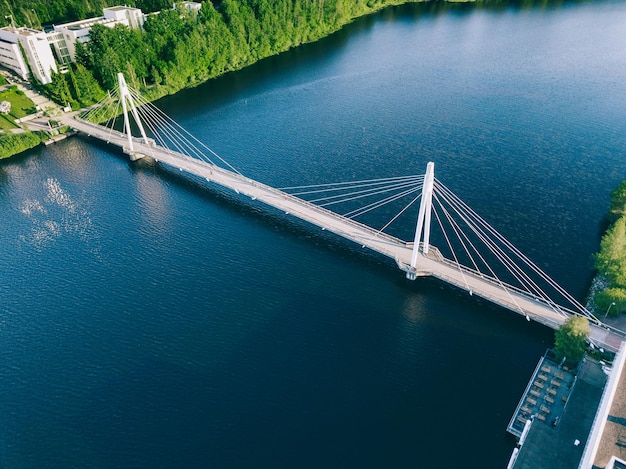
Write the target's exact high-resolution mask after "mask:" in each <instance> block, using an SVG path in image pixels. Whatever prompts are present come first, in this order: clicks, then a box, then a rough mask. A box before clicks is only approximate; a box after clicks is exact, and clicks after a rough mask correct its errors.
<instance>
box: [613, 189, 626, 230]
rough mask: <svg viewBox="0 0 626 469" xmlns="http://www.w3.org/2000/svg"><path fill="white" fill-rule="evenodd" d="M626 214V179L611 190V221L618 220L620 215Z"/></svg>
mask: <svg viewBox="0 0 626 469" xmlns="http://www.w3.org/2000/svg"><path fill="white" fill-rule="evenodd" d="M625 216H626V180H624V181H622V183H621V184H620V185H619V186H617V189H615V190H614V191H613V192H611V206H610V207H609V217H610V218H611V221H613V222H614V221H616V220H617V219H618V218H620V217H625Z"/></svg>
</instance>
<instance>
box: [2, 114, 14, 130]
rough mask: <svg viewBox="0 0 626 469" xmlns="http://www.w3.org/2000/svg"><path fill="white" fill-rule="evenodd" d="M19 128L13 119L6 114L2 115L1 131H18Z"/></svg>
mask: <svg viewBox="0 0 626 469" xmlns="http://www.w3.org/2000/svg"><path fill="white" fill-rule="evenodd" d="M17 127H18V126H17V124H15V122H13V119H12V118H11V117H10V116H7V115H6V114H0V130H5V129H16V128H17Z"/></svg>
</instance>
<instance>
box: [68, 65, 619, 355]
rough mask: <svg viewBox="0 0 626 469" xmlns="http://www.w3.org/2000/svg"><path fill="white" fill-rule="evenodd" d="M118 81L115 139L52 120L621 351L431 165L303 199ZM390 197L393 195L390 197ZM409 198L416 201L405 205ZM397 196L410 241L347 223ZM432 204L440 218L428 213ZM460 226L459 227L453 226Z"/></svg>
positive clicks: (99, 128)
mask: <svg viewBox="0 0 626 469" xmlns="http://www.w3.org/2000/svg"><path fill="white" fill-rule="evenodd" d="M118 78H119V89H118V90H117V93H116V94H113V95H111V97H112V98H116V97H117V100H116V99H110V100H109V101H110V102H108V103H107V104H106V106H111V105H112V103H115V102H117V106H119V105H120V104H121V106H122V114H123V116H124V132H120V131H118V130H115V129H114V123H115V122H114V121H113V122H111V120H110V121H109V122H108V124H109V125H108V126H106V125H100V124H96V123H93V122H90V121H89V116H90V115H92V116H93V115H94V114H95V113H97V112H99V110H101V109H102V107H94V108H93V109H92V110H91V111H90V113H88V114H87V115H86V116H82V117H79V116H77V115H74V114H71V115H66V116H64V117H62V118H60V120H61V121H62V122H63V123H64V124H66V125H68V126H70V127H71V128H73V129H74V130H76V131H78V132H81V133H83V134H86V135H88V136H91V137H94V138H97V139H99V140H102V141H105V142H107V143H109V144H111V145H115V146H117V147H119V148H120V149H122V151H123V152H124V153H126V154H128V155H129V156H130V158H131V159H132V160H135V159H139V158H143V157H149V158H152V159H154V160H155V161H158V162H159V163H161V164H164V165H167V166H169V167H171V168H174V169H178V170H179V171H181V172H185V173H189V174H192V175H194V176H197V177H200V178H202V179H204V180H206V181H207V182H209V183H215V184H219V185H220V186H223V187H226V188H228V189H231V190H233V191H235V192H236V193H237V194H240V195H243V196H247V197H249V198H250V199H252V200H257V201H259V202H263V203H265V204H267V205H269V206H271V207H273V208H275V209H277V210H280V211H282V212H284V213H285V215H286V216H293V217H297V218H299V219H302V220H304V221H307V222H309V223H311V224H313V225H316V226H318V227H320V228H321V229H323V230H327V231H329V232H332V233H335V234H336V235H338V236H341V237H343V238H346V239H348V240H350V241H353V242H355V243H357V244H359V245H361V246H362V247H363V248H368V249H371V250H373V251H375V252H377V253H380V254H382V255H384V256H387V257H389V258H391V259H393V260H394V261H395V262H396V264H397V265H398V267H399V268H400V269H401V270H403V271H405V272H406V275H407V277H408V278H409V279H412V280H413V279H415V278H416V277H420V276H433V277H436V278H438V279H440V280H442V281H444V282H447V283H449V284H451V285H454V286H455V287H458V288H460V289H462V290H465V291H467V292H468V294H469V295H470V296H474V295H476V296H479V297H482V298H484V299H486V300H488V301H491V302H493V303H495V304H497V305H499V306H502V307H504V308H506V309H509V310H511V311H513V312H515V313H518V314H521V315H523V316H524V317H525V318H526V319H527V320H534V321H537V322H540V323H541V324H544V325H546V326H549V327H551V328H558V327H559V325H561V324H562V323H563V322H564V321H565V320H566V319H567V318H568V317H570V316H571V315H573V314H578V315H584V316H586V317H587V318H588V319H589V320H590V323H591V334H590V337H589V339H590V341H591V342H592V343H593V344H595V345H596V346H598V347H601V348H604V349H607V350H611V351H616V350H618V349H619V346H620V344H621V342H622V340H623V339H624V335H625V334H624V333H623V332H621V331H619V330H616V329H613V328H610V327H608V326H606V325H604V324H603V323H601V322H600V321H599V320H598V319H597V318H596V317H595V316H594V315H593V314H592V313H590V312H589V311H587V310H586V308H585V307H584V306H582V305H581V304H580V303H578V302H577V301H576V300H575V299H574V298H572V297H571V295H569V294H567V292H565V291H564V290H563V289H562V288H561V287H559V286H558V284H556V282H554V281H553V280H552V279H550V278H549V277H548V276H547V275H546V274H545V273H543V272H542V271H541V270H540V269H539V268H538V267H537V266H536V265H535V264H533V263H532V262H531V261H530V260H528V259H527V258H526V257H525V256H524V255H523V254H522V253H520V252H519V251H518V250H517V249H516V248H515V247H514V246H512V245H511V244H510V243H509V242H508V241H506V240H505V239H504V238H503V237H502V236H501V235H500V234H499V233H498V232H497V231H495V230H494V229H493V228H491V227H490V226H489V225H488V224H486V222H484V220H482V218H480V217H479V216H478V215H477V214H476V213H475V212H473V211H472V210H471V209H470V208H469V207H467V206H466V205H465V204H464V203H463V202H462V201H461V200H460V199H458V198H457V197H456V196H455V195H454V194H452V193H451V191H449V189H447V188H446V187H445V186H443V185H442V184H441V183H440V182H439V181H438V180H436V179H435V178H434V164H433V163H429V164H428V166H427V170H426V174H425V175H424V176H421V175H420V176H409V177H399V178H387V179H381V180H368V181H355V182H352V183H348V184H346V185H337V184H326V185H320V186H319V188H312V189H310V190H309V189H307V190H304V191H303V190H301V188H288V189H285V190H281V189H277V188H274V187H271V186H269V185H266V184H263V183H262V182H259V181H256V180H254V179H251V178H249V177H246V176H244V175H243V174H241V173H240V172H239V171H237V170H236V169H235V168H233V167H232V166H231V165H229V164H228V163H226V162H225V161H224V160H223V159H222V158H221V157H219V156H218V155H217V154H216V153H214V152H213V151H212V150H210V149H209V148H208V147H206V146H205V145H204V144H202V143H201V142H199V141H197V139H195V138H194V137H192V136H190V135H189V134H188V133H186V131H184V129H182V128H181V127H180V126H178V124H176V123H175V122H173V121H172V120H171V119H170V118H169V117H167V116H166V115H164V114H163V113H162V112H161V111H160V110H159V109H158V108H156V107H155V106H154V105H152V104H151V103H148V102H146V101H145V100H143V99H142V98H141V96H140V95H139V94H138V93H136V92H134V91H132V90H130V89H129V88H128V86H127V85H126V83H125V81H124V78H123V76H122V75H121V74H119V75H118ZM137 104H139V106H138V105H137ZM107 112H108V113H109V114H112V115H116V114H119V112H118V110H117V109H113V110H112V111H111V110H109V111H107ZM140 115H141V117H140ZM131 116H133V117H134V123H135V126H136V127H137V128H138V129H139V131H140V133H141V137H134V136H133V135H132V132H131V128H132V125H131ZM145 128H147V129H148V132H150V133H151V135H150V136H148V133H146V130H145ZM173 142H177V144H178V147H176V146H174V145H172V143H173ZM181 142H182V143H181ZM218 160H219V161H218ZM217 163H221V164H217ZM224 166H225V167H224ZM307 187H310V186H307ZM344 189H347V190H348V192H347V195H346V196H344V197H343V198H342V195H341V191H342V190H344ZM394 190H395V192H393V193H392V195H388V193H391V192H392V191H394ZM324 191H326V192H328V191H330V193H332V194H335V195H329V196H326V197H317V198H316V199H315V200H314V201H307V200H305V198H303V197H300V196H298V195H296V194H303V193H314V194H318V193H320V192H324ZM350 191H351V192H350ZM415 193H417V195H415V196H413V194H415ZM394 194H399V195H394ZM372 195H379V196H382V197H383V198H382V199H380V200H379V201H377V202H374V203H371V204H369V205H366V206H365V207H366V208H364V209H356V210H354V211H352V212H351V215H350V216H346V215H345V214H344V215H342V214H339V213H337V212H335V211H332V210H330V209H328V208H326V206H330V205H332V204H334V203H335V202H337V201H345V200H360V199H361V198H365V197H368V196H372ZM401 196H410V197H412V200H411V201H410V203H409V204H408V205H406V206H405V207H403V208H402V210H401V211H400V212H399V214H398V215H400V214H402V213H404V212H406V211H407V209H408V208H409V207H410V206H411V205H412V204H413V203H416V202H417V200H419V201H420V206H419V213H418V218H417V226H416V230H415V236H414V239H413V241H411V242H409V241H404V240H402V239H399V238H397V237H395V236H391V235H389V234H386V233H385V232H383V229H384V228H385V227H383V228H382V229H375V228H372V227H370V226H368V225H366V224H364V223H361V222H359V221H356V220H355V219H353V218H354V217H353V216H352V215H355V214H356V215H358V214H361V213H363V212H365V211H368V210H370V209H373V208H378V207H380V206H382V205H384V204H387V203H388V202H390V201H395V200H396V199H399V198H400V197H401ZM433 199H434V200H433ZM329 200H330V202H329ZM320 201H325V202H320ZM437 204H438V207H439V208H438V209H436V208H435V206H436V205H437ZM445 204H447V205H445ZM452 212H456V213H457V214H459V216H460V217H461V221H460V222H457V221H455V220H454V218H453V216H452V215H453V213H452ZM433 216H434V217H435V219H436V221H437V223H438V224H439V226H440V228H441V229H442V230H444V236H445V239H446V243H447V244H448V247H449V250H450V252H451V253H452V257H453V259H450V258H446V257H444V255H443V254H442V252H441V251H440V250H439V249H437V248H436V247H435V246H432V245H431V244H430V229H431V221H432V217H433ZM393 220H394V219H392V220H391V221H393ZM446 220H447V222H448V223H449V228H448V230H447V231H448V232H449V233H450V234H448V233H446V230H445V228H444V223H445V222H446ZM390 223H391V222H390ZM462 224H463V225H464V226H461V225H462ZM464 227H465V228H466V229H467V228H468V227H469V229H471V230H472V231H473V232H474V233H473V234H474V238H471V234H469V235H468V234H467V233H465V232H464V230H463V228H464ZM454 236H456V238H457V244H460V246H462V247H461V248H460V250H461V251H462V252H461V253H459V255H458V256H457V254H456V252H455V250H454V248H453V245H452V242H451V238H453V237H454ZM500 238H502V239H500ZM476 239H478V240H480V241H481V242H483V243H484V244H485V245H486V247H487V248H488V251H489V252H487V253H486V254H482V253H481V252H480V251H479V250H478V249H477V248H476V246H475V244H476V243H477V241H476ZM461 257H464V258H465V259H469V261H466V262H469V263H470V264H471V267H468V266H465V265H463V264H462V263H461V262H460V258H461ZM487 258H489V260H490V261H491V260H493V259H497V260H499V261H500V262H501V263H502V264H503V265H504V267H505V268H506V270H507V271H508V273H506V278H507V281H505V280H503V279H502V278H501V277H499V276H498V275H497V274H496V272H495V271H494V270H493V269H492V267H491V266H489V265H488V264H489V262H487ZM514 258H517V259H514ZM516 260H517V262H518V263H521V264H526V266H528V267H530V270H531V271H532V272H534V273H535V274H536V275H538V276H539V278H540V280H539V281H538V280H534V279H533V278H531V276H530V274H529V273H527V272H526V271H525V270H524V269H522V268H521V267H519V266H518V264H517V263H516ZM520 260H521V262H520ZM480 265H485V266H486V272H485V271H482V270H481V267H480ZM483 270H484V269H483ZM509 279H514V280H517V281H518V282H519V285H512V284H510V283H509V282H508V281H509ZM540 282H541V284H540ZM544 285H548V286H549V287H550V288H553V289H554V290H555V291H556V292H557V293H558V295H560V297H561V299H565V300H566V302H567V304H568V306H562V305H561V304H559V302H558V301H556V300H553V299H552V298H551V297H550V295H548V294H547V293H546V292H545V291H544V290H545V289H546V287H545V286H544Z"/></svg>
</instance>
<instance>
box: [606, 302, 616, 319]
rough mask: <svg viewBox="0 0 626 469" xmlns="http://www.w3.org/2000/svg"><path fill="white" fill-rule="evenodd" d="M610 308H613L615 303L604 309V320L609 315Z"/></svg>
mask: <svg viewBox="0 0 626 469" xmlns="http://www.w3.org/2000/svg"><path fill="white" fill-rule="evenodd" d="M611 306H615V301H613V302H612V303H611V304H610V305H609V307H608V308H607V309H606V313H604V317H605V318H606V317H607V316H608V315H609V310H610V309H611Z"/></svg>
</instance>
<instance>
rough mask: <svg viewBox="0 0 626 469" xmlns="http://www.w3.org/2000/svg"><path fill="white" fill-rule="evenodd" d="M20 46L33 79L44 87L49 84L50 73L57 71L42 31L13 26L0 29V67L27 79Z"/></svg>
mask: <svg viewBox="0 0 626 469" xmlns="http://www.w3.org/2000/svg"><path fill="white" fill-rule="evenodd" d="M20 45H21V46H22V50H23V51H24V55H25V56H26V61H27V62H28V64H29V65H30V68H31V71H32V73H33V75H34V76H35V78H37V80H39V81H40V82H41V83H43V84H44V85H45V84H48V83H50V82H51V81H52V72H53V71H54V72H56V71H57V66H56V63H55V62H54V56H53V55H52V51H51V50H50V45H49V44H48V38H47V37H46V33H44V32H43V31H37V30H35V29H30V28H14V27H13V26H6V27H4V28H0V65H4V66H5V67H7V68H9V69H11V70H13V71H14V72H16V73H17V74H18V75H19V76H21V77H22V78H23V79H25V80H26V79H28V67H27V66H26V63H25V61H24V56H23V55H22V50H20Z"/></svg>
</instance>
